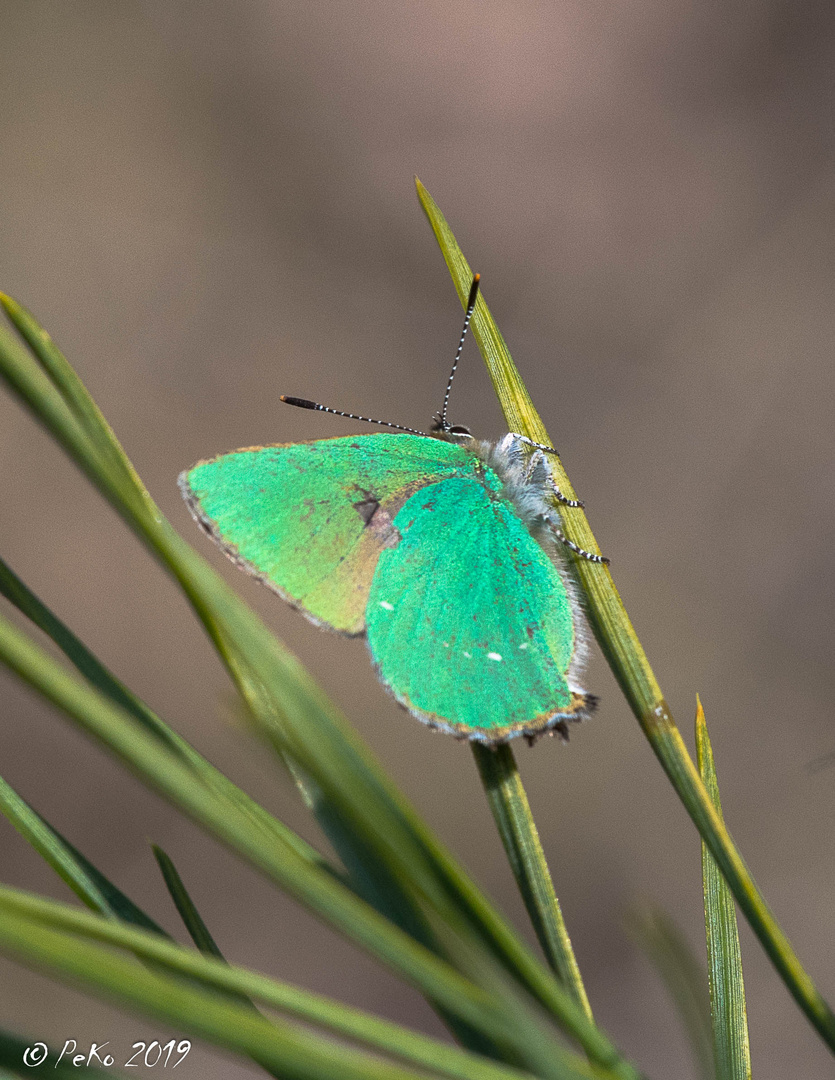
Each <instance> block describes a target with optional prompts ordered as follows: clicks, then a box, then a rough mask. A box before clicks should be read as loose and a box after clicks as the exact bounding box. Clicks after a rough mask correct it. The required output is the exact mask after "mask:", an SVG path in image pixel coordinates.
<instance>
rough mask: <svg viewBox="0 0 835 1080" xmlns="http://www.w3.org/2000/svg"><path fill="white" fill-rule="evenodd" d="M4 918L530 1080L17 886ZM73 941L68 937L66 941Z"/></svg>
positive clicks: (564, 1062) (483, 1078)
mask: <svg viewBox="0 0 835 1080" xmlns="http://www.w3.org/2000/svg"><path fill="white" fill-rule="evenodd" d="M9 913H15V914H17V915H19V916H23V917H25V918H26V919H27V920H31V922H32V923H33V924H36V925H38V926H40V927H42V928H51V929H52V930H56V931H62V932H64V933H67V934H72V935H81V936H82V937H83V938H86V939H89V940H92V941H99V942H103V943H107V944H110V945H114V946H118V947H120V948H123V949H127V950H130V951H131V952H132V953H134V954H136V955H138V956H141V957H143V958H144V959H145V960H146V961H147V962H148V963H152V964H153V965H154V970H155V971H157V972H158V971H159V970H160V969H161V968H163V967H164V968H167V969H169V970H170V971H171V972H172V973H176V974H178V975H180V976H183V977H185V978H187V979H190V980H194V981H199V982H202V983H204V984H205V985H206V986H208V987H211V988H213V989H214V990H216V991H219V992H225V993H227V994H237V995H245V996H246V997H247V998H250V999H253V1000H256V1001H258V1002H260V1003H261V1004H263V1005H267V1006H270V1007H272V1008H275V1009H278V1010H279V1011H280V1012H281V1013H283V1014H284V1015H286V1016H290V1017H293V1018H295V1019H298V1020H301V1021H304V1022H305V1023H308V1024H313V1025H315V1026H318V1027H322V1028H324V1029H326V1030H327V1031H329V1032H331V1033H332V1034H334V1035H338V1036H341V1037H344V1038H347V1039H350V1040H352V1041H354V1042H358V1043H361V1044H363V1045H365V1046H368V1047H370V1048H374V1049H376V1050H378V1051H380V1052H382V1053H386V1054H389V1055H393V1056H396V1057H398V1058H400V1059H401V1060H403V1061H407V1062H410V1063H412V1064H416V1065H422V1066H424V1067H426V1068H429V1069H432V1070H435V1071H437V1072H438V1073H439V1074H442V1075H444V1076H451V1077H460V1078H461V1080H520V1078H521V1077H523V1076H527V1075H530V1074H528V1073H524V1072H521V1071H520V1070H517V1069H513V1068H509V1067H508V1066H505V1065H499V1064H497V1063H495V1062H490V1061H487V1060H485V1059H484V1058H480V1057H478V1056H477V1055H475V1054H471V1053H469V1052H468V1051H466V1050H461V1049H458V1048H457V1047H453V1046H449V1045H448V1044H446V1043H442V1042H439V1041H437V1040H435V1039H433V1038H430V1037H429V1036H426V1035H420V1034H418V1033H416V1032H413V1031H410V1030H409V1029H408V1028H403V1027H401V1026H400V1025H398V1024H394V1023H392V1022H391V1021H387V1020H381V1019H379V1018H378V1017H375V1016H372V1015H370V1014H368V1013H366V1012H363V1011H361V1010H359V1009H355V1008H352V1007H350V1006H346V1005H343V1004H342V1003H341V1002H336V1001H333V1000H332V999H330V998H326V997H323V996H322V995H318V994H312V993H310V992H308V991H306V990H303V989H301V988H300V987H296V986H291V985H289V984H287V983H282V982H278V981H277V980H274V979H270V978H268V977H267V976H265V975H260V974H258V973H257V972H253V971H250V970H248V969H245V968H240V967H235V966H233V965H229V964H226V963H225V962H223V961H222V960H218V959H216V958H214V957H211V956H206V955H202V954H199V953H195V952H193V951H191V950H188V949H184V948H183V947H182V946H179V945H176V944H174V943H172V942H168V941H162V940H161V939H159V938H157V937H154V936H153V935H150V934H148V933H145V932H142V931H139V930H134V929H133V928H130V927H125V926H119V925H118V924H115V923H109V922H106V921H105V920H102V919H101V918H97V917H96V916H93V915H89V914H87V913H86V912H83V911H79V910H78V909H75V908H71V907H69V906H68V905H65V904H60V903H58V902H56V901H53V900H46V899H43V898H41V897H37V896H33V895H31V894H28V893H24V892H20V891H18V890H15V889H9V888H2V887H0V924H2V922H3V921H5V919H6V917H7V915H8V914H9ZM70 940H72V938H70ZM556 1061H557V1064H558V1067H559V1069H560V1070H561V1071H559V1072H557V1075H559V1076H563V1075H564V1076H570V1077H572V1078H574V1077H577V1078H580V1077H582V1078H584V1080H586V1078H591V1077H597V1076H600V1077H607V1076H608V1077H610V1076H611V1075H612V1074H610V1073H608V1072H606V1071H605V1070H604V1071H600V1072H597V1071H594V1070H592V1069H591V1068H590V1067H589V1066H588V1065H587V1064H586V1063H585V1062H583V1061H582V1060H581V1059H580V1058H577V1057H576V1056H575V1055H572V1054H569V1053H568V1052H567V1051H565V1050H562V1049H561V1048H558V1050H557V1054H556Z"/></svg>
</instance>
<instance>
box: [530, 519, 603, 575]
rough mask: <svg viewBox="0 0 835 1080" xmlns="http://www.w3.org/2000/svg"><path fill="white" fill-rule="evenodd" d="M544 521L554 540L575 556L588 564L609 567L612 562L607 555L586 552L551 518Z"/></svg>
mask: <svg viewBox="0 0 835 1080" xmlns="http://www.w3.org/2000/svg"><path fill="white" fill-rule="evenodd" d="M543 520H544V521H546V522H547V524H548V527H549V528H550V530H551V533H552V534H553V536H554V538H555V539H556V540H559V542H560V543H561V544H563V545H564V546H565V547H567V548H568V549H569V551H573V552H574V554H575V555H578V556H579V557H580V558H581V559H585V560H586V561H587V562H593V563H604V564H605V565H607V566H608V564H609V562H610V560H609V559H608V558H607V557H606V556H605V555H595V554H594V552H592V551H586V550H585V548H581V547H578V546H577V545H576V544H575V543H574V541H573V540H569V539H568V537H567V536H566V535H565V533H564V532H563V531H562V529H561V528H560V527H559V526H558V525H557V524H556V523H555V522H554V521H552V520H551V518H549V517H543Z"/></svg>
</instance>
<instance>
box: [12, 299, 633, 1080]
mask: <svg viewBox="0 0 835 1080" xmlns="http://www.w3.org/2000/svg"><path fill="white" fill-rule="evenodd" d="M7 306H8V305H7ZM33 340H35V342H36V344H37V340H38V339H37V338H36V337H35V338H34V339H33ZM53 348H54V347H53ZM39 359H40V364H39V365H35V364H33V363H32V362H31V360H29V359H28V357H27V354H26V353H24V352H22V351H21V350H20V347H19V346H18V345H17V343H16V342H15V341H14V340H13V339H8V335H3V334H0V376H2V377H4V378H5V379H6V381H7V382H8V383H9V385H10V386H11V387H12V389H13V390H14V391H15V392H16V393H17V394H18V396H20V397H21V398H22V399H23V400H24V402H25V403H26V405H27V407H28V408H29V409H30V410H31V411H32V412H33V413H34V414H35V415H36V417H38V419H39V420H40V421H41V422H42V423H44V424H45V425H46V426H47V428H48V429H49V430H50V431H51V432H52V433H53V434H54V435H55V437H56V438H57V439H58V441H59V442H60V443H61V445H63V446H64V447H65V449H66V450H67V451H68V453H69V454H70V455H71V456H72V457H73V459H74V460H75V461H76V462H77V463H78V464H79V465H80V466H81V467H82V468H83V469H84V470H85V472H86V473H87V475H88V476H89V477H90V478H91V480H92V481H93V483H94V484H96V486H97V487H98V488H99V490H100V491H101V492H102V493H103V494H104V495H105V497H106V498H108V499H109V500H110V502H111V503H112V504H113V506H114V507H115V508H116V509H117V510H118V512H119V513H120V514H121V515H122V516H123V517H124V519H125V520H126V521H127V522H128V524H129V525H130V526H131V527H132V528H133V529H134V530H135V531H136V532H137V533H138V535H139V536H140V537H141V538H142V539H144V540H145V542H146V543H147V544H148V545H149V547H150V548H151V550H152V551H153V552H154V553H155V554H156V555H157V556H158V557H159V558H160V559H161V561H162V562H163V563H164V564H165V565H166V566H167V567H168V568H169V569H170V570H171V572H172V574H173V575H174V576H175V577H176V578H177V580H178V581H179V582H180V584H181V586H182V587H183V589H184V591H185V593H186V595H187V596H188V598H189V600H190V601H191V603H192V605H193V606H194V609H195V611H196V613H197V614H198V616H199V617H200V618H201V620H202V621H203V623H204V625H205V627H206V629H207V632H208V633H209V635H210V637H211V638H212V640H213V642H214V644H215V646H216V648H217V649H218V651H219V653H220V654H221V656H222V658H223V660H224V661H225V663H226V664H227V667H228V668H229V671H230V674H231V675H232V677H233V679H234V680H235V682H236V683H237V685H238V687H239V689H240V690H241V693H242V694H243V695H244V697H245V699H246V700H247V702H248V704H249V706H250V708H251V710H252V712H253V713H254V715H256V716H257V717H258V718H259V721H260V722H261V723H262V725H264V726H265V727H268V728H269V729H270V735H271V737H272V738H273V739H274V741H275V742H276V745H277V746H278V747H279V749H280V751H281V753H282V755H284V756H285V758H290V759H292V760H294V761H295V762H296V763H297V764H298V765H299V767H300V768H301V769H302V771H303V772H305V773H306V774H307V775H309V776H310V777H311V778H313V779H314V780H315V781H316V783H317V784H318V785H319V786H320V788H321V789H322V790H323V791H324V792H325V794H326V796H327V798H328V799H329V800H331V802H332V803H333V805H334V806H335V807H336V808H338V811H339V813H341V814H342V815H343V816H344V818H345V820H346V821H347V822H350V823H351V827H352V828H355V829H357V830H358V834H359V832H361V833H362V836H361V841H362V842H367V843H369V844H372V845H374V846H375V848H376V851H377V854H378V857H380V858H383V859H384V860H386V861H387V864H388V865H389V866H390V867H392V868H396V870H397V873H399V874H400V875H402V877H403V880H404V881H407V882H408V884H409V889H410V891H411V892H412V893H413V894H414V895H416V896H421V897H423V898H425V900H426V901H427V902H428V903H429V904H430V905H433V906H434V905H437V910H438V912H439V914H440V915H441V916H442V918H446V917H447V916H448V914H449V907H450V904H452V905H453V906H454V907H455V908H457V909H458V910H459V912H460V916H461V917H462V918H464V919H465V920H466V921H467V922H468V923H469V924H471V925H472V926H474V927H475V928H476V929H477V932H478V933H479V935H480V936H481V938H482V940H483V942H484V943H485V944H486V945H487V946H488V947H489V948H490V949H492V950H493V952H494V953H495V954H496V955H498V956H500V957H501V959H502V961H503V962H504V963H505V964H506V966H507V967H508V970H510V971H512V972H513V973H514V975H515V976H516V977H517V978H518V979H519V981H520V982H521V983H522V984H523V985H524V986H525V987H526V988H527V989H528V990H529V991H530V992H531V993H532V994H533V995H534V996H535V997H536V998H538V1000H539V1001H540V1002H541V1003H543V1004H544V1005H545V1007H546V1008H548V1009H549V1010H550V1011H551V1012H552V1013H553V1014H554V1015H555V1016H556V1017H557V1018H558V1019H560V1021H561V1022H562V1023H563V1024H564V1025H565V1026H566V1028H567V1030H568V1031H570V1032H571V1034H573V1035H574V1037H576V1038H577V1039H578V1041H580V1043H581V1044H582V1045H583V1046H584V1048H586V1050H587V1051H588V1052H589V1054H590V1056H592V1057H595V1055H597V1057H598V1058H599V1059H600V1060H601V1061H611V1060H617V1053H616V1051H615V1050H614V1047H613V1046H612V1044H611V1043H610V1042H609V1040H607V1039H606V1037H605V1036H604V1035H603V1033H602V1032H601V1031H600V1030H599V1029H597V1028H595V1027H594V1026H593V1025H592V1024H590V1023H589V1021H588V1018H587V1017H586V1016H585V1015H584V1014H583V1012H582V1010H580V1009H577V1008H576V1006H575V1005H574V1002H573V1000H572V999H571V997H570V995H567V994H566V992H565V990H564V989H563V988H562V987H561V985H560V984H559V982H558V981H557V980H556V979H555V978H554V976H553V974H552V973H551V972H550V971H548V970H547V969H546V968H545V967H544V966H543V965H542V964H541V963H540V962H539V961H538V960H537V959H536V957H535V956H534V955H533V954H532V953H531V951H530V950H529V949H528V948H527V947H526V946H525V945H524V943H523V942H522V941H521V940H520V938H519V936H518V935H517V934H516V933H515V932H514V931H513V930H512V929H511V928H510V927H509V926H508V924H507V923H506V922H505V920H504V919H502V917H501V916H500V915H499V914H498V912H497V911H496V910H495V908H493V906H492V905H491V904H490V903H489V901H488V900H487V899H486V898H485V897H484V896H483V894H482V893H481V892H480V890H478V889H477V887H476V886H475V885H474V884H473V882H472V881H471V880H470V879H469V877H468V876H467V875H466V874H465V873H464V871H463V869H462V868H461V866H460V865H459V864H458V862H457V861H456V860H455V859H454V858H453V857H452V856H451V855H450V854H449V852H448V851H447V850H446V849H445V848H444V847H443V845H441V844H440V842H439V841H438V840H437V838H436V837H434V835H433V834H432V833H431V831H430V830H429V829H428V828H427V827H426V826H425V824H424V823H423V822H422V821H421V819H420V818H419V817H418V815H417V814H416V813H415V811H414V810H413V809H412V807H411V806H410V804H409V803H408V802H407V801H406V800H405V799H404V798H403V796H402V795H401V794H400V792H399V791H398V790H397V789H396V788H395V787H394V785H392V783H391V782H390V781H389V780H388V778H387V777H386V776H385V774H384V772H383V771H382V769H381V768H380V766H379V764H378V762H377V761H376V759H375V758H374V756H373V755H372V754H371V753H370V751H369V750H368V748H367V747H366V746H365V745H364V744H363V743H362V742H361V740H360V739H359V737H358V736H357V735H356V733H354V732H353V731H352V730H351V729H350V727H349V725H348V724H347V722H346V721H345V720H344V718H343V717H342V716H341V714H340V713H339V712H338V710H336V709H335V708H334V707H333V706H332V705H331V703H330V702H329V701H328V700H327V698H326V697H325V696H324V694H322V692H321V690H319V688H318V687H316V686H315V684H314V683H313V682H312V680H310V678H309V676H308V675H307V673H306V672H304V670H303V669H302V668H301V666H300V665H299V664H298V661H297V660H295V658H294V657H292V656H291V655H289V654H288V653H287V652H286V651H285V650H283V649H282V648H281V647H280V646H279V644H278V642H277V641H276V640H275V639H274V638H273V637H272V635H270V634H269V632H268V631H267V630H266V628H265V627H264V625H263V623H262V622H261V621H260V620H259V619H258V618H257V617H256V616H255V615H254V614H253V613H252V612H250V611H249V610H248V609H247V608H246V606H245V605H243V604H242V603H241V602H240V601H239V600H238V599H237V597H236V596H235V595H234V593H233V592H232V591H231V590H230V589H229V588H228V587H227V586H226V585H225V584H224V583H223V581H222V580H221V579H220V578H219V577H218V575H217V574H215V573H214V572H213V571H212V570H211V569H210V568H209V567H208V565H207V564H206V563H205V561H204V560H203V559H201V558H200V557H198V556H197V555H196V554H195V553H194V552H193V551H192V550H191V548H190V547H189V546H188V545H187V544H185V543H184V541H182V540H181V539H180V537H179V536H178V535H177V534H176V533H175V532H174V530H173V529H171V527H170V525H169V524H168V523H167V521H166V520H165V519H164V517H163V516H162V514H161V513H160V512H159V510H158V509H157V508H156V507H155V506H154V504H153V503H152V501H151V500H150V497H149V496H148V495H147V492H145V491H144V488H143V489H141V491H139V490H137V487H141V485H140V482H139V480H138V478H137V477H136V474H135V473H131V475H130V476H126V474H125V471H124V470H121V469H119V468H116V467H115V466H114V464H113V460H112V459H113V455H112V454H111V453H109V452H108V453H105V452H103V451H102V449H101V445H100V444H101V443H102V440H112V433H109V431H108V432H104V433H102V432H99V433H98V434H97V435H96V436H95V438H91V436H90V435H89V434H88V432H87V430H86V429H85V427H82V426H81V425H80V424H79V421H78V419H77V416H78V415H79V409H78V408H77V407H76V405H75V401H76V399H77V398H78V396H79V395H82V394H84V395H86V391H85V390H84V388H83V386H82V384H81V383H80V381H79V380H78V378H77V376H75V374H74V373H72V372H71V369H69V366H68V365H67V370H66V371H64V372H63V373H62V379H63V381H64V382H66V380H67V379H68V378H71V379H73V380H75V383H74V387H73V393H72V395H71V398H72V407H70V404H67V403H66V402H65V401H64V399H63V398H62V397H61V395H60V394H59V392H58V390H57V389H56V384H55V383H54V382H51V381H50V380H49V379H47V378H46V377H45V376H44V374H43V372H44V370H46V369H50V366H51V365H52V364H53V361H54V358H53V357H51V356H41V357H40V358H39ZM67 372H70V374H68V373H67ZM95 415H96V414H95V411H94V410H93V409H88V410H86V411H85V412H84V417H85V424H86V425H87V426H89V425H90V424H91V423H95ZM91 418H92V419H91ZM275 839H276V842H278V841H279V840H280V838H275ZM436 1004H441V1003H440V1002H437V1001H436ZM624 1068H626V1066H624Z"/></svg>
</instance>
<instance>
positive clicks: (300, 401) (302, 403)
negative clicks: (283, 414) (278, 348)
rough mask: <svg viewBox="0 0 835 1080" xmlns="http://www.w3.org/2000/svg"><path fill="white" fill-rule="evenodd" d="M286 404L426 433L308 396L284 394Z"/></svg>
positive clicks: (415, 432) (282, 399)
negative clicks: (312, 399) (342, 408)
mask: <svg viewBox="0 0 835 1080" xmlns="http://www.w3.org/2000/svg"><path fill="white" fill-rule="evenodd" d="M279 400H280V401H283V402H284V404H285V405H295V406H296V408H297V409H313V410H314V411H315V412H326V413H332V414H333V415H334V416H345V417H347V418H348V419H349V420H362V422H363V423H364V424H379V425H380V426H381V427H388V428H394V429H395V431H406V432H408V433H409V434H410V435H426V432H425V431H418V430H417V428H411V427H404V426H403V425H402V424H392V423H391V421H389V420H372V418H371V417H370V416H357V414H356V413H352V412H342V410H341V409H330V408H328V406H327V405H320V404H319V403H318V401H308V400H307V398H300V397H287V396H286V395H284V394H282V395H281V397H280V398H279Z"/></svg>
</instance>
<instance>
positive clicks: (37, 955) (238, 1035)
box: [0, 911, 424, 1080]
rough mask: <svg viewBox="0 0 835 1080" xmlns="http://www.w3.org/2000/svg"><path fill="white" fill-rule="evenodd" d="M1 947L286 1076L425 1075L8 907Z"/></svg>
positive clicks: (296, 1079) (412, 1079)
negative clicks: (296, 1027) (205, 989)
mask: <svg viewBox="0 0 835 1080" xmlns="http://www.w3.org/2000/svg"><path fill="white" fill-rule="evenodd" d="M0 950H2V951H3V952H4V953H5V954H6V955H7V956H10V957H11V958H12V959H18V960H21V961H23V962H24V963H26V964H28V965H30V966H35V967H38V968H39V969H41V970H45V971H47V972H48V973H49V974H51V975H53V976H54V977H57V978H60V979H62V980H64V981H67V982H70V983H72V984H73V985H80V986H81V987H82V988H83V989H86V990H89V991H91V992H93V993H95V994H98V995H100V996H102V997H105V998H106V999H107V1000H108V1001H116V1002H118V1003H120V1004H122V1005H125V1006H128V1007H130V1008H133V1009H137V1010H139V1011H141V1012H142V1013H144V1014H145V1015H146V1016H149V1017H151V1018H153V1019H155V1020H159V1021H162V1022H163V1023H167V1024H171V1025H172V1026H174V1027H175V1028H176V1029H178V1030H180V1031H187V1032H189V1033H190V1034H194V1035H197V1036H199V1037H201V1038H203V1039H205V1040H206V1041H207V1042H210V1043H213V1044H214V1045H216V1046H220V1047H223V1048H224V1049H226V1050H232V1051H236V1052H238V1053H241V1054H246V1055H247V1056H249V1057H251V1058H254V1059H255V1060H256V1061H259V1062H261V1063H262V1064H263V1065H265V1066H266V1067H267V1068H269V1069H271V1070H272V1071H274V1072H275V1074H276V1075H281V1076H282V1077H284V1078H285V1080H312V1078H315V1080H418V1077H420V1076H421V1075H424V1074H422V1073H418V1072H416V1071H414V1070H413V1069H409V1068H405V1067H403V1066H398V1065H390V1064H388V1063H384V1062H381V1061H380V1060H379V1059H378V1058H376V1057H373V1056H371V1055H369V1054H367V1053H364V1052H362V1051H358V1050H353V1049H349V1048H347V1047H337V1046H335V1045H334V1044H333V1043H332V1042H330V1041H329V1040H326V1039H323V1038H321V1037H319V1036H314V1035H309V1034H306V1033H303V1032H300V1031H294V1030H293V1029H292V1028H291V1027H290V1026H289V1025H287V1024H283V1023H280V1022H271V1021H268V1020H266V1019H264V1018H263V1017H262V1016H260V1015H258V1014H257V1013H255V1012H254V1011H253V1010H252V1009H248V1008H246V1007H245V1006H243V1005H239V1004H236V1003H234V1002H232V1001H230V1000H229V999H228V998H221V997H219V996H218V995H216V994H212V993H206V992H203V991H201V990H198V989H196V988H194V987H193V986H192V985H189V984H186V983H184V982H182V981H181V980H178V979H173V978H171V977H168V976H162V975H159V974H157V973H156V972H155V971H151V970H149V969H148V968H144V967H142V966H140V965H139V964H137V963H135V962H132V961H130V960H128V959H125V958H124V957H122V956H118V955H115V954H114V953H112V952H110V951H109V950H107V949H103V948H101V947H98V946H95V945H92V944H90V943H89V942H82V941H77V940H73V939H72V938H71V937H69V936H68V935H66V934H61V933H57V932H56V931H54V930H51V929H49V928H46V927H44V926H43V925H42V924H41V923H38V922H31V921H30V920H28V919H26V918H22V917H21V916H20V915H18V914H16V913H11V912H9V911H6V912H5V913H4V917H3V919H2V920H0Z"/></svg>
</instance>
